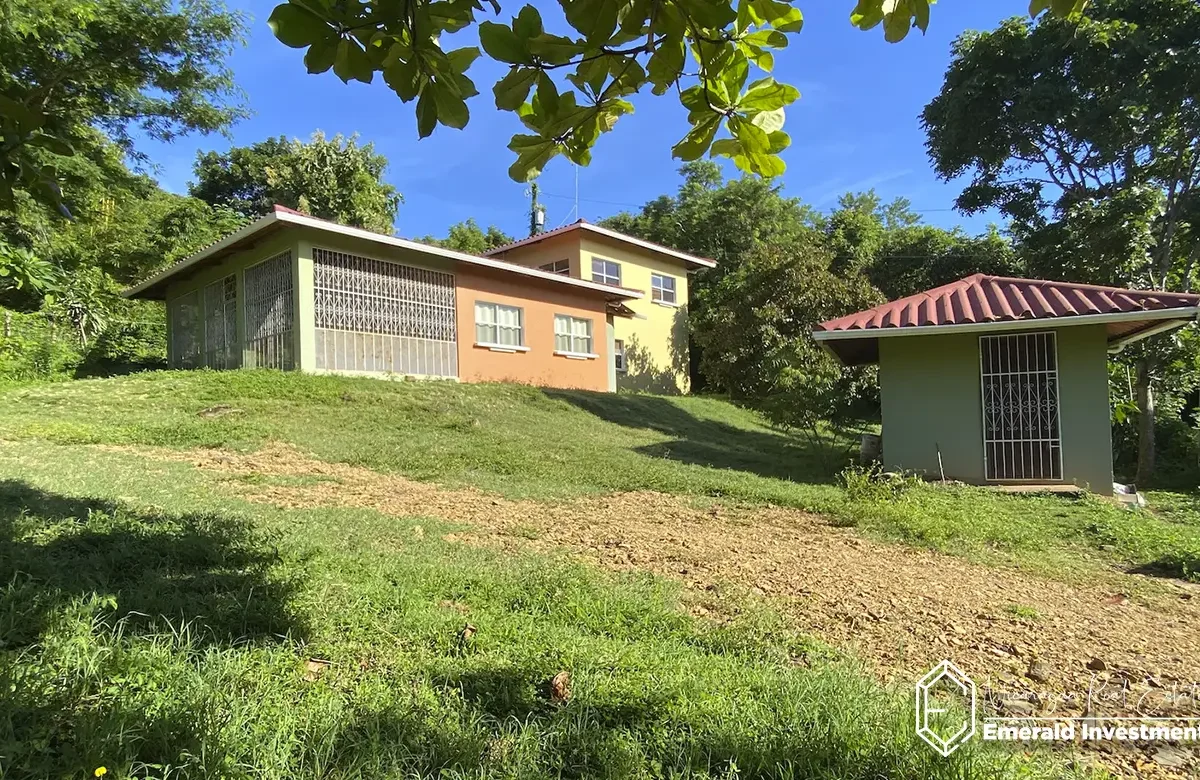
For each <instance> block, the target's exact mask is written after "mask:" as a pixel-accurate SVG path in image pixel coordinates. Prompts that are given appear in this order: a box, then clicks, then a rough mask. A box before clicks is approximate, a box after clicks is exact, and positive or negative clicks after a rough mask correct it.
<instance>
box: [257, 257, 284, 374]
mask: <svg viewBox="0 0 1200 780" xmlns="http://www.w3.org/2000/svg"><path fill="white" fill-rule="evenodd" d="M245 285H246V303H245V307H246V351H247V353H248V355H247V359H248V360H252V361H253V363H252V366H251V367H258V368H280V369H285V370H286V369H290V368H294V367H295V360H294V356H293V352H294V347H295V343H294V339H293V335H292V328H293V327H294V325H295V303H294V301H293V300H292V289H293V287H292V253H291V252H290V251H289V252H283V253H282V254H278V255H276V256H275V257H272V258H271V259H269V260H264V261H263V262H261V263H258V264H257V265H252V266H250V267H249V268H247V269H246V274H245Z"/></svg>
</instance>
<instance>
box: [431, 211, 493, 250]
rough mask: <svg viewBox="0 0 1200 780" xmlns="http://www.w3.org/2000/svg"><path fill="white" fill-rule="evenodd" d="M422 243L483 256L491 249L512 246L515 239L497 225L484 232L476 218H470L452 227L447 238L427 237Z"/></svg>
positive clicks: (489, 226) (490, 226)
mask: <svg viewBox="0 0 1200 780" xmlns="http://www.w3.org/2000/svg"><path fill="white" fill-rule="evenodd" d="M421 241H423V242H425V243H426V244H433V245H434V246H440V247H443V248H445V249H457V250H458V251H459V252H467V253H469V254H472V255H482V254H483V253H484V252H487V251H488V250H489V249H495V248H496V247H500V246H504V245H505V244H511V243H512V242H513V237H512V236H510V235H508V234H507V233H505V232H504V231H503V230H501V229H500V228H498V227H496V226H495V225H488V229H487V230H486V231H484V230H483V229H482V228H481V227H479V223H478V222H476V221H475V220H474V218H468V219H467V220H466V221H465V222H457V223H455V224H453V225H451V226H450V230H449V232H448V233H447V235H446V237H445V238H435V237H434V236H425V237H424V238H422V239H421Z"/></svg>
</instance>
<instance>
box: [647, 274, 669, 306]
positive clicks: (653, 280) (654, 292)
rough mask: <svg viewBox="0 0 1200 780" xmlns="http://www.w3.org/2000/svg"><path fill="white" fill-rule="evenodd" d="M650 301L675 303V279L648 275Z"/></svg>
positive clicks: (659, 275) (660, 275)
mask: <svg viewBox="0 0 1200 780" xmlns="http://www.w3.org/2000/svg"><path fill="white" fill-rule="evenodd" d="M650 300H652V301H655V302H656V303H671V304H673V303H675V277H674V276H663V275H662V274H650Z"/></svg>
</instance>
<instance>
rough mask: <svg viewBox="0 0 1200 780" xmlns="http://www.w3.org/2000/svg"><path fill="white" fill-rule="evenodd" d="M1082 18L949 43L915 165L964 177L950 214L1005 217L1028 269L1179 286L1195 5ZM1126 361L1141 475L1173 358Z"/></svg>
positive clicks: (1193, 131)
mask: <svg viewBox="0 0 1200 780" xmlns="http://www.w3.org/2000/svg"><path fill="white" fill-rule="evenodd" d="M1089 15H1090V18H1088V19H1084V20H1080V21H1077V22H1076V21H1064V20H1062V19H1058V18H1052V17H1045V18H1043V19H1041V20H1040V21H1039V22H1038V23H1037V24H1031V23H1029V22H1026V21H1024V20H1021V19H1013V20H1009V21H1007V22H1005V23H1003V24H1002V25H1001V26H1000V27H999V29H997V30H995V31H992V32H983V33H969V34H967V35H964V36H962V37H961V38H960V39H959V40H958V41H957V42H956V44H955V46H954V60H953V62H952V64H951V66H950V69H949V71H948V72H947V73H946V78H945V83H944V84H943V87H942V90H941V93H940V94H939V95H938V96H937V97H936V98H935V99H934V100H933V101H932V102H931V103H930V104H929V105H928V106H927V107H926V109H925V112H924V114H923V120H924V123H925V126H926V128H927V130H928V134H929V141H928V146H929V152H930V156H931V157H932V159H933V162H934V165H935V167H936V168H937V171H938V173H939V175H941V176H942V177H943V178H946V179H952V178H956V177H958V176H963V175H966V176H970V177H971V182H970V184H969V185H968V186H967V187H966V189H965V190H964V192H963V194H962V195H961V196H960V197H959V199H958V205H959V207H960V208H961V209H963V210H965V211H967V212H975V211H979V210H982V209H986V208H992V207H995V208H999V209H1000V210H1001V211H1002V212H1003V213H1005V214H1006V215H1007V216H1009V217H1010V218H1011V219H1012V220H1013V222H1014V231H1015V234H1016V235H1017V237H1018V238H1019V239H1020V240H1021V243H1022V244H1023V245H1024V247H1025V254H1026V262H1027V263H1028V265H1029V267H1030V269H1031V271H1032V272H1033V273H1035V274H1044V275H1052V276H1057V277H1061V278H1067V279H1070V280H1075V281H1084V282H1094V283H1100V284H1115V285H1122V286H1124V285H1133V286H1139V287H1150V288H1153V289H1173V290H1188V289H1191V288H1192V287H1193V285H1194V282H1195V275H1196V260H1197V259H1198V258H1200V80H1198V79H1197V78H1196V73H1198V72H1200V5H1197V3H1196V2H1195V0H1102V1H1098V2H1096V3H1094V4H1093V6H1092V7H1091V8H1090V9H1089ZM1162 341H1164V342H1165V347H1169V346H1170V345H1171V343H1172V341H1171V339H1165V340H1162ZM1165 347H1164V348H1165ZM1136 352H1137V392H1136V395H1137V398H1138V407H1139V410H1140V414H1139V428H1140V436H1139V458H1138V481H1139V482H1145V481H1147V480H1148V479H1150V478H1151V476H1152V474H1153V469H1154V406H1155V389H1156V388H1155V385H1156V384H1158V385H1160V386H1161V384H1162V380H1163V379H1164V375H1163V373H1162V369H1163V367H1164V366H1167V365H1171V364H1172V363H1173V361H1172V359H1171V358H1170V356H1169V355H1167V354H1164V353H1163V350H1162V348H1160V349H1159V350H1155V349H1151V348H1142V349H1139V350H1136Z"/></svg>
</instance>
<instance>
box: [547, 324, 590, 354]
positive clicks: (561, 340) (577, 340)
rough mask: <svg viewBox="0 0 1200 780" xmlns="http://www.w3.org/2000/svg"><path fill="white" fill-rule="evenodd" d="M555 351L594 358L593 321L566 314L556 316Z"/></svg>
mask: <svg viewBox="0 0 1200 780" xmlns="http://www.w3.org/2000/svg"><path fill="white" fill-rule="evenodd" d="M554 349H555V351H556V352H562V353H565V354H568V355H586V356H589V357H591V356H593V353H592V321H591V320H586V319H582V318H580V317H571V316H568V315H566V314H556V315H554Z"/></svg>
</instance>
